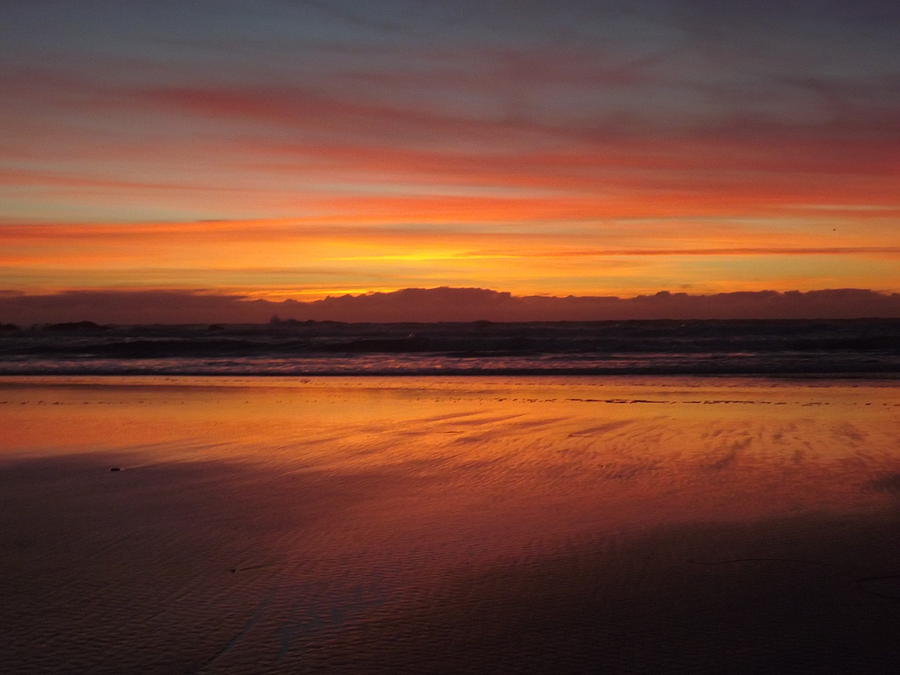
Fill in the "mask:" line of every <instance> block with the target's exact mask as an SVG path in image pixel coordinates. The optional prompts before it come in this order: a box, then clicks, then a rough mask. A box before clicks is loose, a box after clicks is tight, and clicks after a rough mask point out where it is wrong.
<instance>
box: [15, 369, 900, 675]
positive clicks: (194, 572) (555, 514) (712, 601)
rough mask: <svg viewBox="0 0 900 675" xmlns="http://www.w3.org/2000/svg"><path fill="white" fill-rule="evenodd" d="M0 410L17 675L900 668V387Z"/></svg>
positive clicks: (241, 388) (490, 384)
mask: <svg viewBox="0 0 900 675" xmlns="http://www.w3.org/2000/svg"><path fill="white" fill-rule="evenodd" d="M0 417H2V421H3V427H4V429H5V430H7V431H8V433H6V435H5V440H4V441H3V446H2V447H3V455H2V463H0V490H2V492H0V494H2V496H3V499H4V502H5V504H6V507H5V508H4V509H3V510H2V512H0V533H2V534H0V536H2V546H3V549H2V551H3V558H2V562H0V567H2V569H0V587H2V595H3V597H4V598H8V600H7V601H5V602H4V603H3V608H2V609H0V621H2V622H3V625H4V626H11V627H13V629H12V633H13V634H12V636H11V639H9V640H8V641H7V642H6V644H5V645H4V646H3V647H0V668H2V669H3V670H4V671H6V672H10V671H15V670H24V671H39V670H46V671H69V672H73V671H81V672H86V671H90V672H102V671H109V672H123V671H141V672H190V671H203V672H232V671H238V670H241V671H264V672H269V671H285V672H304V671H310V672H312V671H314V672H323V671H337V672H371V671H383V672H400V671H406V672H410V671H415V672H464V671H470V672H549V671H555V672H565V671H568V672H585V671H597V670H602V671H604V672H665V671H675V670H681V671H692V672H697V671H701V672H703V671H705V672H722V671H728V672H735V671H738V672H760V671H782V672H784V671H800V672H836V671H841V672H848V671H854V672H889V671H891V670H894V669H895V668H896V666H897V665H900V656H898V654H897V653H896V650H895V649H894V648H893V636H894V635H896V630H897V621H898V618H900V614H898V612H900V580H898V577H897V576H896V575H898V574H900V553H898V552H897V551H896V550H895V549H896V546H895V541H896V536H897V534H898V533H900V529H898V524H900V509H898V502H897V499H898V496H900V490H898V489H897V485H898V484H900V482H898V481H900V443H898V441H900V390H898V389H897V388H896V386H894V385H892V384H891V383H889V382H888V383H885V382H882V383H879V382H877V381H873V382H862V381H834V382H828V381H823V380H811V381H807V382H789V381H765V380H739V379H726V378H721V379H687V378H686V379H677V378H633V379H612V378H567V379H564V378H521V379H516V378H474V377H473V378H460V379H452V378H451V379H447V378H444V379H441V378H395V379H391V378H387V379H376V378H340V379H337V378H334V379H328V378H322V379H312V380H306V381H300V382H298V381H291V380H279V379H272V378H257V379H254V378H242V379H199V378H107V379H91V378H80V379H70V380H65V381H59V380H53V379H52V378H50V379H45V380H37V379H31V380H25V379H19V380H13V379H7V380H4V381H2V382H0ZM113 467H116V468H121V469H122V470H121V471H118V472H111V471H110V468H113Z"/></svg>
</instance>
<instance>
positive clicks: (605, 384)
mask: <svg viewBox="0 0 900 675" xmlns="http://www.w3.org/2000/svg"><path fill="white" fill-rule="evenodd" d="M49 382H53V380H48V383H47V384H40V385H34V386H31V385H23V384H18V385H15V386H13V385H12V384H7V385H6V386H5V387H4V398H5V399H7V402H6V404H5V405H4V407H3V415H4V417H6V418H7V420H8V421H7V423H6V424H5V425H4V426H5V427H6V429H7V430H8V434H7V440H6V441H5V452H6V453H7V456H10V455H12V456H21V455H34V454H53V455H64V454H77V453H98V452H99V453H107V454H109V455H110V456H123V457H126V458H127V459H124V460H122V461H124V462H125V463H128V464H131V465H132V466H133V468H138V467H140V466H143V465H146V464H157V463H161V462H162V463H164V462H172V461H177V462H186V461H203V462H212V461H227V462H240V463H241V464H243V465H252V466H256V467H265V469H266V471H268V472H272V475H282V474H283V475H289V474H291V473H295V472H300V473H303V472H307V473H309V472H317V473H321V474H324V475H330V476H332V477H333V478H334V480H335V481H339V480H341V478H342V477H346V476H348V475H354V476H366V475H372V476H377V475H379V474H380V473H383V472H390V473H391V474H392V475H394V474H396V475H397V476H399V477H401V478H402V480H399V481H395V484H393V487H392V488H391V491H390V492H391V495H390V496H391V499H395V498H396V499H399V500H400V501H399V502H398V503H399V504H401V505H402V508H399V509H398V510H397V511H396V512H390V510H389V509H388V510H386V506H385V504H386V503H390V500H387V501H385V502H382V503H381V504H380V505H379V507H378V509H377V512H378V513H379V514H380V515H379V516H378V517H379V518H384V519H385V523H387V522H388V521H390V522H391V523H392V525H391V526H392V527H396V526H397V524H398V522H402V521H404V520H408V519H409V518H410V513H413V512H414V513H415V514H416V515H415V520H419V521H421V520H427V519H428V518H435V519H441V518H449V519H451V520H455V519H462V520H464V521H466V522H467V523H468V524H469V525H468V526H472V524H473V523H479V524H480V525H479V527H486V528H487V529H492V528H495V527H496V528H498V529H500V530H502V531H503V532H504V533H506V534H507V535H508V534H509V533H510V532H511V531H512V530H514V529H518V530H520V531H521V533H522V535H523V536H526V534H527V532H529V531H532V530H533V528H535V527H536V526H537V525H538V524H539V523H540V527H538V529H541V528H544V527H546V528H550V529H552V530H558V529H559V528H564V529H565V528H575V529H581V528H584V527H590V528H596V527H602V528H603V529H610V528H612V529H615V528H617V527H623V526H631V525H638V524H640V525H643V526H650V525H656V524H661V523H667V522H683V521H696V520H730V519H750V518H759V517H768V516H771V515H775V514H792V513H797V512H801V511H809V510H819V509H833V510H847V509H850V510H855V509H864V508H868V507H875V506H879V505H883V503H884V500H885V499H886V497H885V495H884V494H883V493H879V492H878V491H877V490H872V489H869V488H867V485H870V484H871V483H872V481H877V480H878V479H879V477H880V476H883V475H887V474H890V473H891V472H892V471H894V470H896V462H897V451H896V448H897V447H898V443H897V440H898V434H900V425H898V415H900V407H898V406H900V396H898V393H897V390H896V389H895V388H893V387H867V388H860V387H858V386H855V385H854V384H844V383H830V384H829V385H828V386H824V385H823V384H822V383H813V384H805V383H804V384H790V383H787V382H778V383H775V384H772V383H770V382H763V381H751V380H743V381H742V380H728V379H724V378H723V379H718V380H706V381H704V380H676V379H650V378H648V379H640V378H637V379H633V380H632V381H631V382H626V381H623V380H615V379H602V378H597V379H591V378H578V379H574V380H572V379H570V380H561V379H554V378H529V379H518V380H517V379H504V378H460V379H440V378H398V379H391V378H386V379H384V378H359V379H353V378H333V379H329V378H319V379H313V380H309V381H304V382H296V381H291V380H288V379H284V380H282V379H279V378H258V379H252V378H243V379H236V380H216V379H206V380H203V379H197V378H194V379H188V378H165V379H163V378H143V379H139V378H114V379H113V378H109V379H105V380H103V383H104V385H103V386H94V383H93V382H92V381H91V380H90V379H89V378H83V379H82V380H81V383H79V381H78V380H70V381H69V383H66V384H49ZM635 383H637V384H635ZM373 480H375V479H374V478H373ZM248 489H250V488H249V486H248ZM395 493H396V494H395ZM383 496H384V495H383ZM410 509H411V510H410ZM426 514H431V515H426ZM373 517H374V516H373V515H372V514H369V516H368V518H369V519H370V520H371V519H372V518H373ZM370 524H372V525H374V523H370Z"/></svg>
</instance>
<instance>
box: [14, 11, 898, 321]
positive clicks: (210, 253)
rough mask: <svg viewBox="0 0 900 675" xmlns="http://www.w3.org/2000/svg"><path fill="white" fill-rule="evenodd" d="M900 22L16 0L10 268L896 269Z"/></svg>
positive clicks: (474, 278) (122, 287)
mask: <svg viewBox="0 0 900 675" xmlns="http://www.w3.org/2000/svg"><path fill="white" fill-rule="evenodd" d="M898 34H900V4H898V3H897V2H895V1H891V0H858V1H855V2H849V1H839V0H785V1H783V2H779V3H756V2H723V1H722V0H669V1H663V0H621V2H613V1H588V0H584V1H571V2H560V1H543V0H508V1H506V2H499V1H493V0H478V1H477V2H474V1H469V0H455V1H453V2H423V1H421V0H409V1H405V0H379V1H378V2H358V1H355V0H305V1H301V0H255V1H253V2H250V1H249V0H248V1H238V0H215V1H213V0H193V1H190V2H187V1H185V0H177V1H176V0H154V1H152V2H151V1H149V0H148V1H144V0H130V1H129V2H121V0H116V1H113V0H107V1H104V0H79V1H78V2H72V1H69V0H57V1H52V0H11V1H9V2H4V3H3V18H2V21H0V54H2V57H0V63H2V65H0V85H2V89H3V95H2V97H0V289H2V290H0V292H3V293H6V294H7V295H15V294H26V295H41V294H44V295H46V294H56V293H62V292H66V291H73V290H78V291H102V292H106V291H109V292H112V291H115V292H121V291H127V290H143V291H150V290H154V291H157V290H162V291H172V290H179V291H187V292H195V293H196V292H202V293H207V294H208V293H220V294H240V295H245V296H248V297H250V298H262V299H267V300H275V301H278V300H284V299H288V298H291V299H296V300H316V299H320V298H324V297H325V296H328V295H338V294H344V293H353V294H358V293H366V292H370V291H391V290H397V289H403V288H408V287H420V288H430V287H436V286H451V287H480V288H490V289H497V290H500V291H505V292H511V293H513V294H516V295H526V294H530V295H535V294H538V295H544V294H546V295H569V294H574V295H618V296H621V297H630V296H634V295H639V294H648V293H655V292H657V291H660V290H668V291H672V292H687V293H690V294H709V293H723V292H732V291H746V290H753V291H758V290H764V289H771V290H777V291H786V290H792V289H797V290H801V291H808V290H817V289H835V288H860V289H873V290H876V291H881V292H897V291H900V47H898V38H897V36H898ZM2 318H3V317H0V319H2Z"/></svg>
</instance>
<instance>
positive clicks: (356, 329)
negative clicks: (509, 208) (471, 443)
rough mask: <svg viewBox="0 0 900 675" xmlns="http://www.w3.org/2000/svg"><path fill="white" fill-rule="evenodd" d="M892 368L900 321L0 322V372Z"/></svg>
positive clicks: (869, 371) (896, 365) (829, 371)
mask: <svg viewBox="0 0 900 675" xmlns="http://www.w3.org/2000/svg"><path fill="white" fill-rule="evenodd" d="M897 373H900V319H860V320H817V321H810V320H721V321H713V320H697V321H681V320H678V321H674V320H662V321H597V322H553V323H493V322H487V321H479V322H473V323H428V324H424V323H391V324H375V323H354V324H350V323H339V322H329V321H308V322H297V321H277V322H274V323H270V324H261V325H218V324H216V325H207V324H202V325H184V326H161V325H157V326H101V325H97V324H93V323H90V322H81V323H68V324H52V325H45V326H35V327H31V328H25V329H21V328H20V329H12V328H9V329H7V330H5V331H3V332H0V374H2V375H51V374H60V375H278V376H303V375H632V374H634V375H750V376H752V375H764V376H774V375H797V376H803V375H810V376H831V375H840V376H852V375H854V374H858V375H864V376H869V377H871V376H894V375H896V374H897Z"/></svg>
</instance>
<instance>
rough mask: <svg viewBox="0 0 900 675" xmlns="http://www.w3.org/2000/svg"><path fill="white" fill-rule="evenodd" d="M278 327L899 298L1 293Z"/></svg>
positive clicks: (79, 309) (822, 314) (666, 315)
mask: <svg viewBox="0 0 900 675" xmlns="http://www.w3.org/2000/svg"><path fill="white" fill-rule="evenodd" d="M276 314H277V315H278V316H280V317H281V318H282V319H298V320H310V319H311V320H319V321H323V320H331V321H347V322H404V321H412V322H428V321H477V320H491V321H591V320H627V319H756V318H758V319H792V318H798V319H800V318H803V319H814V318H864V317H900V294H898V293H892V294H886V293H879V292H876V291H872V290H865V289H829V290H819V291H807V292H800V291H788V292H784V293H779V292H776V291H752V292H751V291H747V292H734V293H719V294H714V295H689V294H687V293H670V292H667V291H661V292H659V293H656V294H653V295H640V296H636V297H633V298H619V297H614V296H566V297H558V296H516V295H512V294H511V293H506V292H499V291H495V290H490V289H485V288H450V287H439V288H406V289H403V290H399V291H392V292H384V293H367V294H362V295H343V296H337V297H328V298H325V299H323V300H316V301H311V302H299V301H295V300H285V301H282V302H274V301H269V300H253V299H250V298H248V297H247V296H243V295H221V294H210V293H208V292H203V291H199V290H181V291H67V292H63V293H55V294H47V295H22V294H7V293H2V292H0V321H3V322H14V323H18V324H23V325H28V324H32V323H49V322H65V321H82V320H89V321H96V322H101V323H118V324H140V323H144V324H146V323H223V322H231V323H261V322H265V321H268V320H269V318H270V317H272V316H273V315H276Z"/></svg>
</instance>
